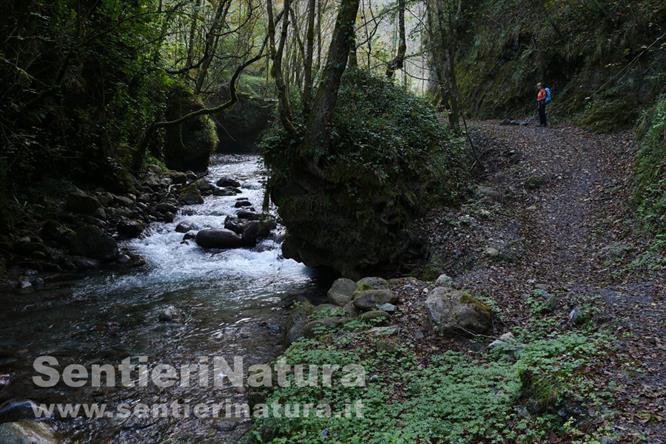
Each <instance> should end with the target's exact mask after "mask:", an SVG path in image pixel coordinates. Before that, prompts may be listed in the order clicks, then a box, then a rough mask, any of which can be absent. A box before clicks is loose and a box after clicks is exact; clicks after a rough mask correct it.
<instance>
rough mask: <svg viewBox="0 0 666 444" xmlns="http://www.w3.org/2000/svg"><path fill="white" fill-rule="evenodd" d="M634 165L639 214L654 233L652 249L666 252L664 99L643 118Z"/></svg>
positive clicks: (665, 104) (664, 97)
mask: <svg viewBox="0 0 666 444" xmlns="http://www.w3.org/2000/svg"><path fill="white" fill-rule="evenodd" d="M639 136H640V140H641V147H640V150H639V152H638V157H637V162H636V201H637V203H638V214H639V216H640V217H641V218H642V219H643V221H644V222H645V224H646V227H647V228H648V229H649V230H650V231H651V232H652V233H654V236H655V247H656V248H657V249H659V250H661V251H666V247H665V246H666V96H663V97H662V98H661V99H660V100H659V101H658V103H657V104H656V105H655V106H654V107H653V108H652V109H650V110H648V111H647V112H646V113H645V114H644V115H643V119H642V122H641V126H640V130H639Z"/></svg>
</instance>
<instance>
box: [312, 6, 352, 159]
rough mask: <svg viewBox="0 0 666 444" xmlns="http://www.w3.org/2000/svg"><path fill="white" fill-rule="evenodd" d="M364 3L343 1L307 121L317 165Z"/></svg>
mask: <svg viewBox="0 0 666 444" xmlns="http://www.w3.org/2000/svg"><path fill="white" fill-rule="evenodd" d="M359 4H360V0H342V3H341V5H340V10H339V11H338V16H337V19H336V22H335V28H334V29H333V37H332V39H331V44H330V46H329V49H328V57H327V60H326V66H325V67H324V72H323V74H322V81H321V83H320V84H319V88H318V89H317V94H316V96H315V98H314V102H313V106H312V111H311V112H310V115H309V116H308V118H307V128H306V133H305V138H304V149H307V150H311V151H312V152H313V154H314V155H315V162H316V160H317V159H318V157H319V156H321V155H322V154H324V153H326V152H327V151H328V146H329V134H328V127H329V124H330V122H331V118H332V116H333V111H334V110H335V103H336V100H337V97H338V90H339V88H340V80H341V78H342V74H344V72H345V68H346V67H347V60H348V58H349V51H350V50H351V48H352V44H353V41H352V40H353V39H352V37H353V35H354V26H355V22H356V15H357V14H358V7H359Z"/></svg>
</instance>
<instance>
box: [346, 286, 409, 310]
mask: <svg viewBox="0 0 666 444" xmlns="http://www.w3.org/2000/svg"><path fill="white" fill-rule="evenodd" d="M396 302H398V295H397V294H395V293H394V292H393V291H391V290H389V289H380V290H363V291H356V292H355V293H354V306H355V307H356V308H358V309H359V310H364V311H368V310H375V309H377V307H378V306H380V305H383V304H387V303H388V304H394V303H396Z"/></svg>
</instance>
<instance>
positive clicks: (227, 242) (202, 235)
mask: <svg viewBox="0 0 666 444" xmlns="http://www.w3.org/2000/svg"><path fill="white" fill-rule="evenodd" d="M195 241H196V243H197V244H198V245H199V246H200V247H202V248H218V249H228V248H240V247H242V246H244V245H245V244H244V242H243V239H242V238H241V237H240V236H239V235H237V234H236V233H234V232H233V231H231V230H227V229H217V230H214V229H207V230H201V231H199V232H198V233H197V236H196V238H195Z"/></svg>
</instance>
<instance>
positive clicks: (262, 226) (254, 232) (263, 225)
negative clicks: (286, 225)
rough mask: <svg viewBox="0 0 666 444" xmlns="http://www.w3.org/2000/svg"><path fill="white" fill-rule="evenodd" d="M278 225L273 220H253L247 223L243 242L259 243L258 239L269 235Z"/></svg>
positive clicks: (249, 243) (252, 244) (247, 243)
mask: <svg viewBox="0 0 666 444" xmlns="http://www.w3.org/2000/svg"><path fill="white" fill-rule="evenodd" d="M275 227H276V224H275V222H274V221H272V220H266V221H258V220H253V221H250V222H248V223H247V226H246V227H245V229H244V230H243V242H245V243H246V245H251V246H254V245H256V244H257V241H258V240H260V239H263V238H265V237H267V236H268V235H269V234H271V230H273V229H274V228H275Z"/></svg>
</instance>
